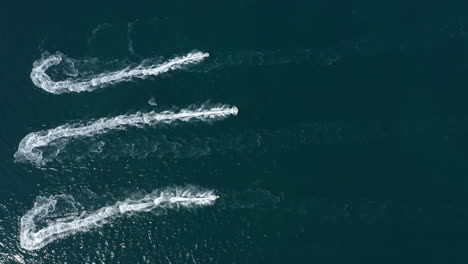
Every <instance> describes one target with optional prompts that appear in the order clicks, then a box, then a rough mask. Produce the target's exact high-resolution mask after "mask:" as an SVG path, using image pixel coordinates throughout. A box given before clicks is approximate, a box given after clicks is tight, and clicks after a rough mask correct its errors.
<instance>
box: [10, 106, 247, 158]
mask: <svg viewBox="0 0 468 264" xmlns="http://www.w3.org/2000/svg"><path fill="white" fill-rule="evenodd" d="M237 113H238V109H237V107H235V106H232V107H231V106H228V105H222V106H212V107H208V106H201V107H199V108H195V109H194V108H193V107H192V108H186V109H183V110H181V111H179V112H172V111H164V112H160V113H157V112H154V111H151V112H148V113H141V112H137V113H135V114H129V115H120V116H116V117H112V118H100V119H98V120H96V121H93V122H88V123H86V124H82V123H74V124H64V125H61V126H58V127H56V128H52V129H49V130H43V131H37V132H32V133H29V134H28V135H26V137H24V138H23V139H22V140H21V142H20V144H19V146H18V150H17V151H16V153H15V154H14V157H15V159H16V161H20V162H31V163H32V164H34V165H37V166H40V165H44V164H45V163H46V162H47V161H49V160H50V158H48V157H47V156H44V155H43V154H44V152H43V150H41V149H40V148H44V147H47V146H53V147H55V149H54V153H55V154H54V155H57V154H58V153H59V152H60V149H61V147H63V145H64V144H66V142H67V140H68V139H71V138H79V137H91V136H94V135H97V134H103V133H107V132H109V131H112V130H123V129H125V128H126V127H143V126H154V125H157V124H170V123H172V122H175V121H183V122H189V121H192V120H200V121H205V122H207V121H212V120H217V119H223V118H226V117H228V116H230V115H237Z"/></svg>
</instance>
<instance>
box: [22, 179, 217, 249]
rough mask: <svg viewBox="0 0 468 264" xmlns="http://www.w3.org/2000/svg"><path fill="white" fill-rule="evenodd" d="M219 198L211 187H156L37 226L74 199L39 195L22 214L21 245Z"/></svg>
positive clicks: (38, 245) (210, 202)
mask: <svg viewBox="0 0 468 264" xmlns="http://www.w3.org/2000/svg"><path fill="white" fill-rule="evenodd" d="M218 198H219V196H217V195H216V194H215V193H214V192H213V191H211V190H200V189H199V188H194V187H185V188H181V187H174V188H166V189H162V190H156V191H154V192H153V193H151V194H149V195H146V196H145V197H143V198H141V199H138V200H131V199H127V200H125V201H123V202H117V203H115V204H114V205H111V206H106V207H102V208H100V209H98V210H96V211H94V212H82V213H78V212H75V213H74V215H72V216H67V217H64V216H62V218H59V219H57V220H56V221H55V222H52V223H50V224H48V225H47V226H45V227H43V228H41V229H39V230H36V229H37V228H36V224H38V222H39V221H41V220H44V219H45V218H47V217H48V216H49V215H50V214H51V213H52V212H54V211H56V210H58V207H59V204H60V203H63V202H64V201H65V202H68V203H70V202H72V203H73V202H74V199H73V197H71V196H69V195H57V196H51V197H42V196H39V197H37V198H36V202H35V203H34V207H33V208H32V209H31V210H30V211H28V212H27V213H26V214H25V215H24V216H23V217H21V225H20V228H21V230H20V246H21V247H22V248H24V249H26V250H37V249H40V248H42V247H44V246H46V245H47V244H49V243H51V242H53V241H55V240H58V239H61V238H65V237H67V236H70V235H73V234H76V233H78V232H86V231H89V230H91V229H93V228H96V227H100V226H102V225H104V224H106V223H110V222H111V221H112V220H113V219H115V218H118V217H122V216H124V215H128V214H131V213H138V212H148V211H152V210H155V209H160V210H164V209H170V208H195V207H201V206H209V205H213V204H214V203H215V201H216V199H218Z"/></svg>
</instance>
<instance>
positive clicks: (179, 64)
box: [30, 52, 209, 94]
mask: <svg viewBox="0 0 468 264" xmlns="http://www.w3.org/2000/svg"><path fill="white" fill-rule="evenodd" d="M208 56H209V54H208V53H203V52H190V53H188V54H187V55H185V56H182V57H176V58H174V59H172V60H169V61H167V62H165V63H162V64H153V65H149V66H144V65H139V66H137V67H133V68H128V67H127V68H124V69H121V70H118V71H114V72H109V73H102V74H98V75H93V76H90V77H86V78H77V79H66V80H63V81H53V80H52V79H51V77H50V76H49V75H47V73H46V71H47V69H49V68H50V67H52V66H54V65H59V64H60V63H61V62H62V60H63V59H64V56H63V55H61V54H60V53H56V54H54V55H48V56H47V55H43V57H42V58H41V59H39V60H37V61H35V62H34V64H33V69H32V72H31V75H30V77H31V80H32V82H33V83H34V85H36V86H37V87H39V88H41V89H43V90H44V91H46V92H49V93H53V94H62V93H70V92H76V93H80V92H86V91H93V90H95V89H97V88H102V87H105V86H108V85H111V84H114V83H119V82H125V81H129V80H131V79H132V78H140V79H144V78H146V77H148V76H156V75H159V74H162V73H165V72H168V71H171V70H176V69H182V68H183V67H184V66H187V65H190V64H196V63H199V62H201V61H203V60H204V59H205V58H206V57H208Z"/></svg>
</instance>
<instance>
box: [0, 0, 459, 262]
mask: <svg viewBox="0 0 468 264" xmlns="http://www.w3.org/2000/svg"><path fill="white" fill-rule="evenodd" d="M467 26H468V4H465V3H462V2H461V1H460V2H456V1H450V3H448V2H440V1H429V2H427V1H426V2H421V1H416V2H411V3H408V2H407V1H385V2H375V1H346V2H343V1H289V2H280V1H273V2H271V1H270V2H259V1H227V2H226V1H204V2H199V1H198V2H197V1H182V0H175V1H167V2H164V1H146V2H138V1H121V2H99V3H96V2H86V1H75V2H64V1H15V2H8V3H4V4H3V5H2V8H1V10H0V36H1V38H0V40H1V41H0V58H1V63H0V81H1V82H0V263H367V262H368V263H427V262H429V263H432V262H433V263H466V261H468V255H467V254H466V252H467V251H466V249H467V248H468V229H467V228H468V226H467V220H468V203H467V201H468V199H467V198H468V151H467V147H468V140H467V134H468V104H467V103H466V102H467V98H468V92H467V91H468V90H467V88H468V78H467V76H468V75H467V74H466V73H467V72H468V39H467V36H468V31H467V30H468V29H466V27H467ZM193 50H197V51H203V52H209V53H210V57H209V58H207V59H206V61H204V62H202V63H200V64H198V65H192V66H190V67H187V68H184V69H181V70H175V71H170V72H168V73H166V74H162V75H159V76H155V77H150V78H146V79H144V80H143V79H132V80H131V81H129V82H122V83H118V84H115V85H109V86H107V87H104V88H102V89H97V90H96V91H93V92H84V93H79V94H77V93H67V94H61V95H54V94H50V93H47V92H45V91H44V90H42V89H40V88H38V87H36V86H35V85H34V84H33V82H32V81H31V78H30V73H31V70H32V67H33V63H34V61H36V60H38V59H40V58H41V56H42V55H43V54H55V53H56V52H60V53H61V54H64V56H66V57H67V58H70V60H72V61H74V62H76V67H77V68H78V69H79V70H81V71H87V72H88V73H89V74H100V73H103V72H108V71H111V70H114V69H118V68H121V67H126V66H128V65H138V64H139V63H141V62H144V61H145V60H146V63H148V61H151V62H155V61H158V62H161V61H165V60H167V59H171V58H174V57H175V56H181V55H185V54H187V53H188V52H191V51H193ZM68 66H69V65H68ZM68 66H67V67H68ZM67 67H56V68H55V69H54V68H51V71H50V75H51V76H52V77H54V78H57V79H63V78H73V77H70V74H71V73H70V72H67V69H70V68H67ZM67 74H68V75H67ZM149 102H151V104H150V103H149ZM216 103H221V104H229V105H235V106H237V107H238V109H239V114H238V115H237V116H231V117H228V118H226V119H224V120H219V121H213V122H186V123H183V122H179V123H175V124H171V125H161V126H149V127H148V126H145V127H140V128H137V127H132V128H126V129H123V130H120V131H112V132H110V133H105V134H101V135H95V136H89V137H85V138H78V139H76V140H73V141H72V142H69V143H67V144H66V146H64V147H63V148H60V152H59V153H56V155H55V156H54V159H53V160H52V161H51V162H48V163H47V164H45V165H43V166H36V165H34V164H29V163H27V162H21V161H18V160H15V159H14V156H13V155H14V154H15V152H16V151H17V150H18V145H19V143H20V141H21V140H22V139H23V138H24V137H25V136H26V135H27V134H28V133H30V132H34V131H40V130H47V129H51V128H54V127H57V126H59V125H62V124H64V123H75V122H78V123H85V122H88V121H90V120H96V119H97V118H101V117H114V116H117V115H122V114H131V113H135V112H137V111H142V112H149V111H152V110H154V111H157V112H160V111H164V110H175V111H176V109H182V108H185V107H187V106H189V105H193V104H195V105H210V104H216ZM54 150H55V149H54V148H53V149H52V151H54ZM167 186H189V187H186V188H195V189H197V188H206V189H209V190H214V192H215V193H216V194H217V195H219V196H220V198H219V199H218V200H217V201H216V203H215V204H214V205H212V206H206V207H199V208H191V209H184V208H180V209H169V210H164V211H158V210H156V211H150V212H138V213H135V214H128V215H123V216H121V217H117V218H115V219H112V220H111V221H110V222H109V223H107V224H103V225H102V226H97V227H95V228H91V229H90V230H88V231H86V232H79V233H76V234H72V235H69V236H66V237H64V238H62V239H57V240H55V241H52V242H51V243H49V244H47V245H45V246H44V247H42V248H40V249H38V250H25V249H23V248H22V247H21V245H20V231H21V217H22V216H24V215H25V214H26V213H27V212H28V211H30V210H32V209H33V207H34V202H35V201H36V199H37V197H52V196H55V195H67V197H70V196H73V197H74V199H75V202H74V203H68V204H67V203H65V204H64V205H61V204H60V205H58V206H57V208H56V210H55V211H54V212H52V213H51V215H50V217H49V218H47V217H46V219H44V220H42V221H41V222H40V223H38V228H41V227H45V226H47V225H53V224H54V223H56V220H57V218H61V217H67V216H68V217H72V218H73V217H78V216H79V214H81V213H83V212H91V213H92V212H95V211H96V210H99V209H100V208H103V207H106V206H111V205H113V204H115V203H116V202H118V201H124V200H125V199H128V198H132V197H142V196H144V195H145V194H148V193H150V192H152V191H153V190H156V189H160V188H165V187H167ZM193 186H200V187H193Z"/></svg>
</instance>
